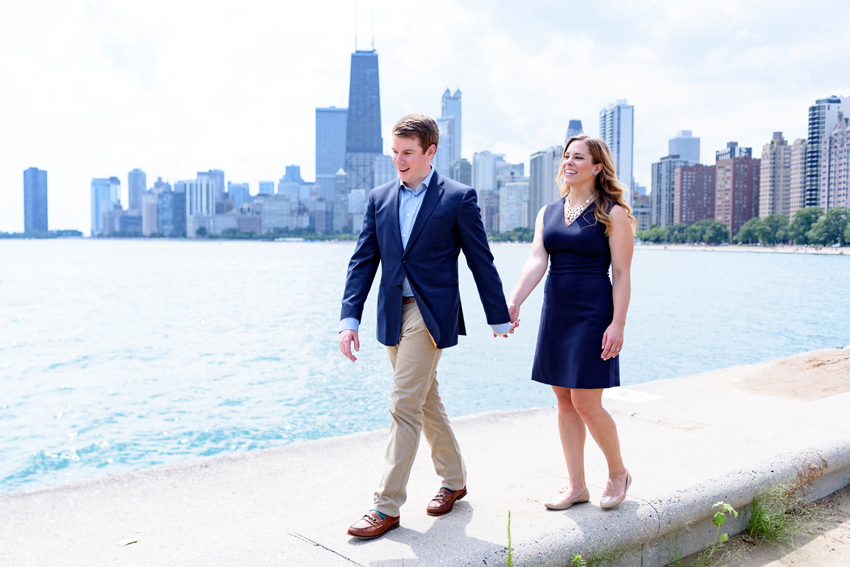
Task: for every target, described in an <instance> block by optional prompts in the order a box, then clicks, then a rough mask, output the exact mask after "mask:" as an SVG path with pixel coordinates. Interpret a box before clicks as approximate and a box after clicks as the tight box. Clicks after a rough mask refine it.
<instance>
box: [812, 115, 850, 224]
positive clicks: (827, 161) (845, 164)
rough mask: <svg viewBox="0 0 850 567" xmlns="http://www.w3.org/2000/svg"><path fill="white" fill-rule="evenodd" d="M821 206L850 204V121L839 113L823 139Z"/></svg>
mask: <svg viewBox="0 0 850 567" xmlns="http://www.w3.org/2000/svg"><path fill="white" fill-rule="evenodd" d="M820 163H821V168H820V169H821V178H820V194H819V199H818V202H819V206H820V207H822V208H823V209H827V210H828V209H833V208H835V207H841V208H845V209H846V208H848V207H847V206H848V205H850V198H848V197H850V121H848V119H847V118H846V117H845V116H844V114H843V113H842V112H839V113H838V120H837V122H836V124H835V127H834V128H833V129H832V131H831V132H829V133H828V135H827V136H824V138H823V140H821V156H820Z"/></svg>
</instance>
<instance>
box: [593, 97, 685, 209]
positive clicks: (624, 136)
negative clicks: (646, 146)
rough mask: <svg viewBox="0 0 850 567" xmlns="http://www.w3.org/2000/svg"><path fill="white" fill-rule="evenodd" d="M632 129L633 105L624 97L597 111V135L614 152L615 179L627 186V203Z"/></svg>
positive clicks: (633, 123)
mask: <svg viewBox="0 0 850 567" xmlns="http://www.w3.org/2000/svg"><path fill="white" fill-rule="evenodd" d="M634 129H635V107H634V106H632V105H630V104H628V103H627V102H626V99H620V100H618V101H617V102H616V103H613V104H609V105H608V107H607V108H603V109H602V110H600V111H599V137H600V138H602V139H603V140H605V143H606V144H608V147H609V148H611V153H612V154H614V168H615V170H616V173H617V179H619V180H620V181H621V182H623V184H625V186H626V187H628V188H629V198H628V202H629V204H631V202H632V200H631V188H632V185H633V184H634V171H633V165H632V164H633V163H634V141H635V136H634ZM671 188H672V183H671ZM671 213H672V210H671Z"/></svg>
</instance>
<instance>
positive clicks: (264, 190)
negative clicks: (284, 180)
mask: <svg viewBox="0 0 850 567" xmlns="http://www.w3.org/2000/svg"><path fill="white" fill-rule="evenodd" d="M257 194H258V195H274V181H260V183H259V190H258V192H257Z"/></svg>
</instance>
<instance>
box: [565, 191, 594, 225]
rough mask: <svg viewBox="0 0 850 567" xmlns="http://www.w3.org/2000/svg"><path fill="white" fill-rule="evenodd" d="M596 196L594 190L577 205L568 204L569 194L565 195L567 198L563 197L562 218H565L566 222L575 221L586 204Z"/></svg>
mask: <svg viewBox="0 0 850 567" xmlns="http://www.w3.org/2000/svg"><path fill="white" fill-rule="evenodd" d="M595 196H596V192H595V191H594V193H593V195H591V196H590V197H588V198H587V201H585V202H584V203H582V204H581V205H579V206H578V207H572V206H570V196H569V195H567V198H566V199H564V218H565V219H567V224H572V223H573V221H575V220H576V219H577V218H578V217H579V215H580V214H581V212H582V211H583V210H584V208H585V207H586V206H587V204H588V203H589V202H590V200H591V199H593V198H594V197H595Z"/></svg>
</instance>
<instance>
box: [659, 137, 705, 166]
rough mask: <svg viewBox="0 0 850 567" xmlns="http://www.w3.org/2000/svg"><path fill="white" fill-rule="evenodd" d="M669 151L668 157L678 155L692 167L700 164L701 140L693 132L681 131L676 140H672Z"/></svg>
mask: <svg viewBox="0 0 850 567" xmlns="http://www.w3.org/2000/svg"><path fill="white" fill-rule="evenodd" d="M667 150H668V151H667V154H668V155H671V156H672V155H678V156H679V158H680V159H683V160H686V161H688V162H690V164H691V165H693V164H695V163H699V138H697V137H694V135H693V132H692V131H691V130H679V131H678V132H677V133H676V137H675V138H670V141H669V142H668V143H667Z"/></svg>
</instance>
